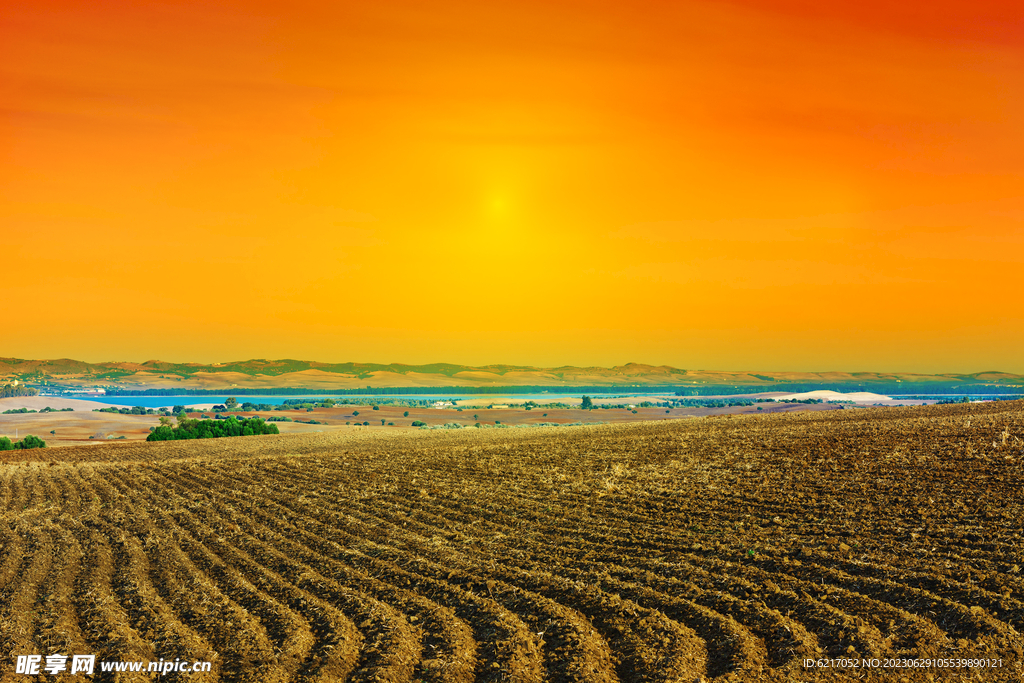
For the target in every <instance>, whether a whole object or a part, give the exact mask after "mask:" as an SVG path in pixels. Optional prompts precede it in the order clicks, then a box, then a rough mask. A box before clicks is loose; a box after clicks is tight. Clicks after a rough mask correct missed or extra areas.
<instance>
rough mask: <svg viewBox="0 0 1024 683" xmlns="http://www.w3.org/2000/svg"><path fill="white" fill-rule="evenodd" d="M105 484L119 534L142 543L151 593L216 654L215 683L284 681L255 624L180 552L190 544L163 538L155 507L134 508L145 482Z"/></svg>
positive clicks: (119, 478)
mask: <svg viewBox="0 0 1024 683" xmlns="http://www.w3.org/2000/svg"><path fill="white" fill-rule="evenodd" d="M108 483H109V484H110V485H111V486H112V487H113V488H115V489H117V490H119V491H120V492H121V493H122V495H123V496H124V502H123V503H122V505H123V511H124V514H125V521H124V526H123V528H124V530H125V531H127V532H129V533H131V534H132V535H133V537H134V538H135V539H137V540H141V541H142V543H141V546H142V548H143V549H144V551H145V554H146V561H147V562H148V563H149V566H150V571H151V573H150V579H151V581H152V585H153V587H154V588H155V589H156V591H157V592H158V593H159V594H160V596H161V597H162V598H163V599H164V601H165V602H166V604H167V605H168V606H169V607H170V608H171V609H172V610H173V611H174V614H175V617H176V618H177V620H178V621H179V622H180V623H182V624H183V625H185V626H186V627H188V628H189V629H190V630H191V631H192V632H193V633H195V634H196V635H197V636H199V637H201V638H202V639H203V640H204V641H205V642H206V643H209V645H210V647H212V648H213V649H214V650H215V651H216V652H217V653H218V655H219V657H220V660H221V661H220V668H221V677H222V678H230V679H231V680H236V681H253V682H262V681H266V682H267V683H280V682H283V681H286V680H288V672H287V671H286V670H285V669H284V667H282V666H281V665H280V664H279V663H278V662H277V657H276V654H275V652H274V648H273V646H272V644H271V642H270V639H269V637H268V636H267V633H266V629H265V628H264V627H263V624H262V623H261V622H260V620H259V619H257V618H256V617H254V616H253V615H252V614H250V613H249V612H248V611H247V610H245V609H244V608H243V607H241V606H240V605H238V604H237V603H235V602H234V601H233V600H231V599H230V598H229V597H228V596H227V595H225V594H224V593H223V592H221V590H220V589H219V588H218V587H217V585H216V583H215V582H214V581H212V580H211V579H210V578H209V577H208V576H207V575H206V574H205V573H204V572H202V571H201V570H200V569H199V568H198V567H196V565H195V564H193V563H192V561H191V559H189V558H188V557H187V556H186V554H185V553H184V552H183V551H182V550H181V545H182V544H183V543H188V542H189V541H190V540H191V539H189V538H187V537H182V536H177V535H174V534H169V533H167V529H166V526H165V525H164V524H161V521H162V518H163V517H164V515H163V512H162V511H161V509H160V508H159V507H155V506H145V507H144V506H137V505H135V504H134V502H133V500H132V494H133V493H135V492H138V491H142V490H145V488H146V485H147V484H146V482H145V481H143V480H142V478H141V477H140V476H132V474H130V473H129V472H116V474H115V476H111V477H109V478H108ZM151 512H152V513H153V514H150V513H151ZM160 654H161V655H162V656H166V655H167V654H171V653H160ZM173 654H174V656H180V655H178V653H173Z"/></svg>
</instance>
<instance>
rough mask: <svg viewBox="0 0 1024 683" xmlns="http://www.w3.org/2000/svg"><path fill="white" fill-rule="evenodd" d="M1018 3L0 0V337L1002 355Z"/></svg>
mask: <svg viewBox="0 0 1024 683" xmlns="http://www.w3.org/2000/svg"><path fill="white" fill-rule="evenodd" d="M1021 7H1022V6H1021V4H1020V2H1019V0H1017V1H1014V2H1011V1H1005V2H994V1H991V0H980V1H973V2H963V1H960V0H956V1H954V0H940V1H938V2H935V1H930V2H923V1H920V0H909V1H908V2H904V3H892V2H880V1H869V2H865V1H864V0H857V1H855V2H853V1H848V2H843V3H841V4H839V5H836V4H835V3H827V2H820V1H817V0H814V1H812V0H781V1H778V2H776V1H773V0H738V1H736V2H705V1H694V0H682V1H676V2H644V3H625V2H603V3H602V2H600V1H597V2H582V1H573V2H566V1H562V0H554V1H553V0H543V1H541V0H516V2H501V3H491V2H478V1H474V2H470V1H469V0H439V1H437V2H433V3H426V2H413V1H405V0H401V1H397V2H396V1H391V0H385V1H383V2H359V3H356V2H306V1H304V0H298V1H293V2H235V3H196V2H187V3H186V2H165V3H156V2H145V1H143V2H130V3H129V2H103V1H97V0H90V2H70V1H68V2H65V1H49V0H32V1H31V2H29V1H28V0H11V1H9V2H5V3H4V6H3V8H2V9H0V258H2V263H3V266H2V268H3V270H2V272H3V278H2V280H0V282H2V284H0V296H2V298H0V301H2V304H0V310H2V312H3V318H4V328H5V332H4V333H3V335H2V337H0V356H15V357H20V358H60V357H70V358H76V359H81V360H88V361H106V360H137V361H143V360H147V359H163V360H169V361H203V362H216V361H228V360H238V359H246V358H253V357H256V358H300V359H311V360H323V361H337V362H343V361H365V362H383V363H390V362H404V363H426V362H439V361H445V362H452V363H466V364H483V363H516V364H532V365H540V366H552V365H562V364H574V365H590V364H594V365H606V366H607V365H615V364H621V363H626V362H630V361H633V362H641V363H652V364H667V365H673V366H675V367H680V368H689V369H712V368H714V369H723V370H739V369H752V370H758V369H761V370H822V371H825V370H851V371H858V370H863V371H872V370H874V371H920V372H975V371H981V370H1004V371H1009V372H1018V373H1020V372H1024V354H1022V353H1021V349H1022V348H1024V297H1022V294H1024V10H1022V9H1021Z"/></svg>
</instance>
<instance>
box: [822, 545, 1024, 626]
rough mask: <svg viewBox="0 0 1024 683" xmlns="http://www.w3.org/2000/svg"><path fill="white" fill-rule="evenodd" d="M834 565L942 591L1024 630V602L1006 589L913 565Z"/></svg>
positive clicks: (1015, 583) (848, 571)
mask: <svg viewBox="0 0 1024 683" xmlns="http://www.w3.org/2000/svg"><path fill="white" fill-rule="evenodd" d="M831 568H832V569H834V570H837V571H841V572H843V573H844V574H847V575H849V576H863V577H870V578H874V579H879V580H881V581H892V582H895V583H900V584H903V585H905V586H909V587H911V588H920V589H922V590H926V591H929V592H931V593H937V594H941V595H943V596H945V597H948V598H951V599H955V600H956V601H957V602H959V603H961V604H963V605H967V606H970V607H974V606H978V607H982V608H984V609H985V610H987V611H988V612H989V613H991V614H992V615H993V616H995V617H996V618H997V619H999V620H1000V621H1003V622H1006V623H1008V624H1010V625H1012V626H1014V627H1015V628H1018V629H1020V630H1021V631H1024V601H1021V600H1018V599H1016V598H1012V597H1010V595H1008V594H1006V593H1005V592H998V593H997V592H993V591H990V590H986V589H985V588H983V587H981V586H979V585H978V584H977V583H974V582H971V583H966V582H961V581H957V580H955V579H952V578H948V577H943V576H936V575H935V574H934V572H919V571H914V570H913V569H911V568H909V567H902V568H897V567H891V566H885V565H877V564H868V563H864V562H850V561H847V560H843V559H836V560H833V561H832V563H831ZM1009 576H1011V577H1012V576H1013V575H1009ZM1007 583H1009V585H1011V586H1019V585H1020V582H1019V581H1016V580H1012V579H1011V581H1008V582H1007Z"/></svg>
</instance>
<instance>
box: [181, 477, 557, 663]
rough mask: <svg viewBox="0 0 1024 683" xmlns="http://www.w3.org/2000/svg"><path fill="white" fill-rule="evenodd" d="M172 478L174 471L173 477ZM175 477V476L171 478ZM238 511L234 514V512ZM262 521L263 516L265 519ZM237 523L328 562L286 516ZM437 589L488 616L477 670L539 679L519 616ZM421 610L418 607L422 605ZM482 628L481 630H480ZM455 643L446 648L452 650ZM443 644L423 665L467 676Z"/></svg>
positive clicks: (461, 654) (387, 591)
mask: <svg viewBox="0 0 1024 683" xmlns="http://www.w3.org/2000/svg"><path fill="white" fill-rule="evenodd" d="M169 476H170V475H169ZM172 478H173V477H172ZM227 483H228V482H224V483H223V484H210V485H212V486H217V487H218V488H219V489H220V490H221V491H222V496H223V497H224V498H230V499H231V500H232V501H233V502H234V503H236V504H239V505H240V507H241V506H242V505H245V504H246V502H247V501H248V500H249V499H248V498H246V497H244V496H242V495H238V494H230V493H227V491H229V490H232V489H231V487H229V486H227ZM261 505H266V500H265V499H264V500H262V501H261ZM232 514H234V513H232ZM257 520H262V523H260V522H259V521H257ZM235 521H237V523H238V524H239V526H240V527H250V526H252V527H255V528H254V529H252V531H253V532H254V534H255V535H257V536H259V537H260V538H262V539H263V540H265V541H268V542H269V541H270V539H273V545H275V546H276V545H282V544H283V545H284V546H285V547H287V548H288V550H289V552H294V553H297V554H298V555H296V556H301V555H307V556H308V557H309V560H310V561H311V562H320V563H323V558H322V557H320V556H318V554H317V553H316V552H312V553H311V552H310V551H309V550H307V549H306V548H305V546H303V545H302V544H301V543H297V542H296V541H294V540H291V539H289V538H288V537H287V536H284V535H282V534H280V533H279V532H278V531H276V529H278V528H283V529H285V530H288V529H294V527H292V526H291V524H290V523H289V522H286V521H284V518H283V517H282V516H277V515H269V514H267V513H266V512H264V511H263V510H262V509H250V510H247V511H246V514H243V515H240V516H239V517H237V518H235ZM313 540H314V543H316V542H318V541H319V539H313ZM333 569H334V570H335V571H338V572H339V573H338V574H337V575H336V578H338V579H339V580H346V578H345V574H346V573H350V572H351V570H346V568H345V567H344V566H343V565H340V564H336V565H333ZM347 580H348V581H350V582H351V581H353V580H355V582H356V585H359V586H360V587H361V589H362V590H367V589H368V588H371V587H372V586H373V585H374V584H375V583H376V582H375V581H374V580H373V579H371V578H369V577H367V576H366V575H363V576H353V575H350V576H349V577H348V579H347ZM379 588H380V589H381V590H383V595H382V597H384V596H387V595H394V593H395V590H396V589H395V588H394V587H386V586H384V585H380V586H379ZM435 594H436V592H431V593H428V594H427V597H428V598H430V599H433V600H435V602H439V603H441V604H445V605H447V606H448V607H449V608H450V609H452V611H454V613H455V614H456V615H457V616H459V617H460V618H462V619H465V620H467V621H469V620H470V619H473V620H474V621H476V622H479V621H480V620H481V619H482V620H483V623H482V624H473V623H471V624H470V625H471V626H473V628H474V632H475V633H476V635H477V636H478V637H477V641H478V642H480V643H482V644H483V645H484V647H482V648H481V649H480V651H479V652H478V653H477V656H478V658H479V660H480V661H479V664H478V667H477V670H478V671H480V672H482V675H486V676H488V677H498V678H500V677H501V676H503V675H505V674H506V673H509V672H511V673H515V675H517V676H519V677H520V678H522V679H523V680H536V677H535V676H534V674H533V669H534V668H535V664H536V662H535V660H536V659H537V655H536V650H537V647H536V642H535V640H536V639H535V638H533V637H532V636H531V635H530V634H529V631H528V630H527V629H526V627H525V625H524V624H523V623H522V622H520V621H518V620H517V619H515V617H514V616H512V615H511V614H508V613H507V612H505V611H504V610H503V609H502V608H500V607H499V606H497V605H496V604H493V601H487V600H483V599H481V598H479V597H478V596H474V595H472V594H469V595H458V594H457V592H455V593H450V594H444V593H441V594H440V597H442V598H443V599H442V600H437V599H436V598H435ZM410 597H411V594H410V595H409V596H406V597H404V598H403V600H405V601H408V600H409V598H410ZM417 611H419V608H417ZM481 629H482V630H481ZM460 643H462V644H463V647H464V646H465V645H466V644H468V643H466V642H465V641H464V640H462V639H459V640H456V641H455V642H454V643H451V645H455V646H459V644H460ZM451 645H449V646H448V647H446V648H444V649H445V650H450V647H451ZM437 649H438V648H436V647H435V648H431V650H432V652H431V656H429V657H427V659H428V661H429V660H434V661H430V663H428V664H426V665H425V666H424V667H422V668H423V669H425V671H424V673H427V671H428V670H429V671H430V672H432V673H440V674H446V673H448V672H449V671H450V672H451V673H453V674H459V672H460V671H461V672H462V675H464V674H465V672H466V669H465V665H466V664H467V663H468V660H469V657H471V655H470V653H468V652H465V651H464V650H463V649H462V648H460V649H458V650H454V651H450V652H444V651H442V654H441V657H436V656H434V653H435V652H436V650H437Z"/></svg>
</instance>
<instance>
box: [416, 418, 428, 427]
mask: <svg viewBox="0 0 1024 683" xmlns="http://www.w3.org/2000/svg"><path fill="white" fill-rule="evenodd" d="M412 426H413V427H426V426H427V423H426V422H423V421H422V420H413V421H412Z"/></svg>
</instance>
